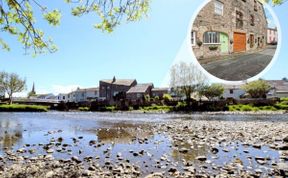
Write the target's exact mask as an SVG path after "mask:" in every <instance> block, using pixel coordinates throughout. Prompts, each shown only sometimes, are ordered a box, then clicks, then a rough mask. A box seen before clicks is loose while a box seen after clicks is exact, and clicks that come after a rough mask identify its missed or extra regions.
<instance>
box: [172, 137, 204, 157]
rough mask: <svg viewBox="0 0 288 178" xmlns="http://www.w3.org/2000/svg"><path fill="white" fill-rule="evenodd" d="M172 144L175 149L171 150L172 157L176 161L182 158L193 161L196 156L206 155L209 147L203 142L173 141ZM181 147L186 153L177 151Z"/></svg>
mask: <svg viewBox="0 0 288 178" xmlns="http://www.w3.org/2000/svg"><path fill="white" fill-rule="evenodd" d="M173 146H174V148H175V149H173V151H172V157H173V159H175V160H178V161H180V160H182V159H184V160H185V161H192V162H194V161H195V160H196V158H197V157H198V156H207V155H208V153H209V152H208V151H209V149H208V147H207V145H205V144H196V143H194V142H192V143H188V142H187V141H184V142H181V141H174V142H173ZM181 149H186V150H187V153H181V151H179V150H181Z"/></svg>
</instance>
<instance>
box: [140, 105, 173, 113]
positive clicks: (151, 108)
mask: <svg viewBox="0 0 288 178" xmlns="http://www.w3.org/2000/svg"><path fill="white" fill-rule="evenodd" d="M172 108H173V107H171V106H166V105H163V106H159V105H155V104H152V105H151V106H146V107H141V108H140V110H142V111H166V112H168V111H171V110H172Z"/></svg>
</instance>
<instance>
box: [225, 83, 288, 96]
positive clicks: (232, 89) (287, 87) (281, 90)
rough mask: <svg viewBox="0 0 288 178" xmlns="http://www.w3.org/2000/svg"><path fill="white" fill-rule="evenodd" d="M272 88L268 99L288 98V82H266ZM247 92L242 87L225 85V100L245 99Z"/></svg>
mask: <svg viewBox="0 0 288 178" xmlns="http://www.w3.org/2000/svg"><path fill="white" fill-rule="evenodd" d="M266 81H267V82H268V84H269V85H270V86H271V90H270V91H269V92H268V94H267V98H286V97H288V80H286V79H283V80H266ZM245 95H246V92H245V91H244V90H243V89H242V86H241V85H224V93H223V98H225V99H226V98H234V99H240V98H242V97H245Z"/></svg>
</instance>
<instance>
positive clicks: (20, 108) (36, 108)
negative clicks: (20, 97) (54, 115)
mask: <svg viewBox="0 0 288 178" xmlns="http://www.w3.org/2000/svg"><path fill="white" fill-rule="evenodd" d="M48 108H49V107H48V106H40V105H24V104H11V105H6V104H3V105H0V111H2V112H47V111H48Z"/></svg>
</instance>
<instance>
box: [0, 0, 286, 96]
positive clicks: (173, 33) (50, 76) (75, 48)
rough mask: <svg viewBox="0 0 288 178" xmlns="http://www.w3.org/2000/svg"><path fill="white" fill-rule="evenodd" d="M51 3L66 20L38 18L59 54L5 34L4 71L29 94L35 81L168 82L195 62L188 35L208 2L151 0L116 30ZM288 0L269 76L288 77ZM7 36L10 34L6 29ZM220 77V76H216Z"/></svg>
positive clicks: (68, 86)
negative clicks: (144, 11) (174, 70)
mask: <svg viewBox="0 0 288 178" xmlns="http://www.w3.org/2000/svg"><path fill="white" fill-rule="evenodd" d="M52 2H53V1H50V3H51V4H49V7H51V8H53V7H56V8H59V9H60V10H61V12H62V20H61V25H60V26H59V27H50V26H49V25H48V24H47V22H45V21H43V20H41V19H39V21H37V22H38V24H37V25H38V26H39V27H40V28H41V29H43V30H44V31H45V32H46V33H47V35H48V36H51V37H52V38H53V40H54V42H55V43H56V45H57V46H58V48H59V50H58V51H57V52H56V53H53V54H51V53H47V54H41V55H38V56H37V57H33V56H32V55H25V54H24V52H25V51H24V50H23V47H22V46H21V44H19V43H18V42H17V40H16V39H14V37H10V36H3V34H1V33H0V36H1V37H2V38H4V39H5V40H6V42H8V44H9V45H10V47H11V51H10V52H6V51H3V50H0V64H1V65H0V70H2V71H6V72H15V73H17V74H19V75H20V76H21V77H22V78H25V79H26V81H27V90H26V91H24V92H23V93H21V94H18V95H26V94H27V92H28V91H30V90H31V88H32V84H33V82H34V83H35V89H36V92H37V93H50V92H52V93H54V94H57V93H65V92H70V91H72V90H73V89H75V88H76V87H78V86H79V87H81V88H83V87H97V86H98V84H99V80H101V79H112V78H113V76H115V77H116V78H119V79H120V78H121V79H137V81H138V83H147V82H153V83H154V86H156V87H158V86H161V85H167V82H168V79H167V76H168V75H169V70H170V67H171V65H172V64H173V63H175V61H178V60H186V61H194V60H195V59H193V57H192V55H191V51H192V50H191V51H189V50H188V46H187V45H188V43H187V36H188V34H189V27H190V24H191V19H192V17H193V16H194V15H195V13H196V12H197V10H198V9H199V7H200V6H201V5H202V4H203V1H199V0H179V1H177V2H176V1H175V0H151V5H150V9H149V12H148V16H147V17H145V18H143V19H142V20H141V21H139V22H133V23H125V22H124V23H122V24H121V25H120V26H119V27H117V28H116V29H115V31H114V32H113V33H111V34H107V33H103V32H101V31H99V30H97V29H95V28H94V27H93V25H94V24H96V23H97V22H98V21H97V17H96V16H93V15H87V16H83V17H81V18H78V17H73V16H71V15H70V11H69V10H70V9H69V7H68V6H67V5H66V4H64V3H62V2H61V1H57V2H56V1H55V2H53V3H52ZM287 7H288V3H285V4H283V5H281V6H277V7H273V8H272V9H273V10H274V11H275V13H276V15H277V16H278V18H279V22H280V26H281V30H282V33H283V34H282V40H281V41H282V45H281V46H279V49H278V50H279V56H278V57H277V59H276V60H275V61H274V63H273V66H270V67H271V68H270V69H269V70H267V71H266V72H265V74H263V76H261V77H262V78H265V79H282V78H283V77H288V70H287V67H288V63H287V61H286V60H287V58H286V57H287V56H288V50H287V49H288V40H285V39H288V34H287V33H285V32H287V31H288V23H287V15H288V11H287ZM5 35H6V34H5ZM211 80H215V78H213V77H212V78H211Z"/></svg>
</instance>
